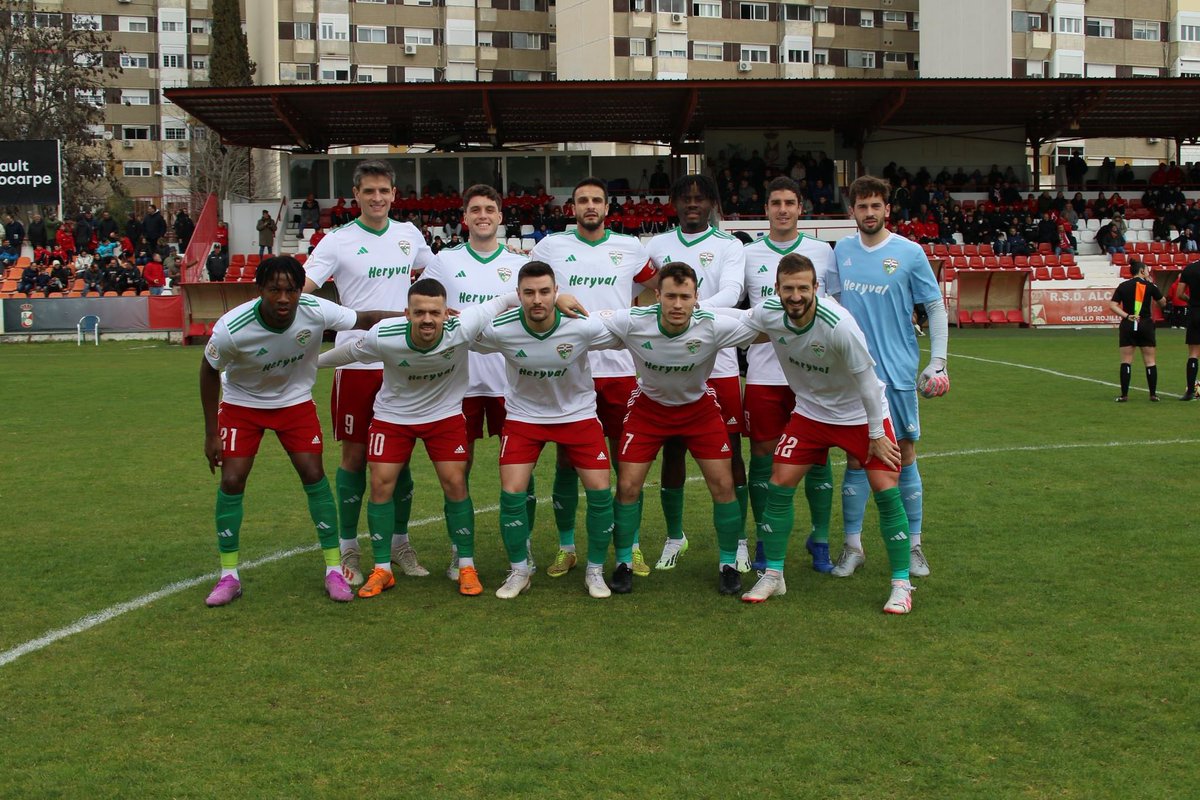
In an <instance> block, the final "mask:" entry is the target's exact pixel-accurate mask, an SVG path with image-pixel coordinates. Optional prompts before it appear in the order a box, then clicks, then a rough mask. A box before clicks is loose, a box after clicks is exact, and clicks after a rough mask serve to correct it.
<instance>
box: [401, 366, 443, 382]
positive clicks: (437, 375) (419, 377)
mask: <svg viewBox="0 0 1200 800" xmlns="http://www.w3.org/2000/svg"><path fill="white" fill-rule="evenodd" d="M451 372H454V367H450V368H449V369H444V370H442V371H441V372H430V373H427V374H425V375H409V376H408V380H409V381H410V382H413V381H436V380H437V379H438V378H444V377H445V376H447V375H449V374H450V373H451Z"/></svg>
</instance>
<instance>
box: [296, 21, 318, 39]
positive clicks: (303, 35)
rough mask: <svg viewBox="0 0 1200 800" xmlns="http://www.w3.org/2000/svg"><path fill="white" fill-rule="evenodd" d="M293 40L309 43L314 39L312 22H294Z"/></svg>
mask: <svg viewBox="0 0 1200 800" xmlns="http://www.w3.org/2000/svg"><path fill="white" fill-rule="evenodd" d="M292 38H293V39H299V40H300V41H308V40H311V39H312V38H313V32H312V23H311V22H293V23H292Z"/></svg>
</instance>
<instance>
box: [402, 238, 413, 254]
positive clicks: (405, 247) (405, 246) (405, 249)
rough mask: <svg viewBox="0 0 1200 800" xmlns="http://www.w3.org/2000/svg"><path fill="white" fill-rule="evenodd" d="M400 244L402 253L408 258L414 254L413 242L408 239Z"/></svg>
mask: <svg viewBox="0 0 1200 800" xmlns="http://www.w3.org/2000/svg"><path fill="white" fill-rule="evenodd" d="M399 244H400V252H401V253H404V255H406V256H407V255H410V254H411V253H412V242H410V241H409V240H408V239H401V240H400V242H399Z"/></svg>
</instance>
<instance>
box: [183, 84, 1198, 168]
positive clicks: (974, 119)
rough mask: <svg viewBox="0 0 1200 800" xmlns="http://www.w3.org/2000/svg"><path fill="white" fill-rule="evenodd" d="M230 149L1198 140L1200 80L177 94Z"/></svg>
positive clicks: (344, 88) (408, 87) (340, 88)
mask: <svg viewBox="0 0 1200 800" xmlns="http://www.w3.org/2000/svg"><path fill="white" fill-rule="evenodd" d="M166 96H167V97H168V98H169V99H170V100H171V101H172V102H174V103H176V104H177V105H178V106H179V107H180V108H182V109H183V110H185V111H187V112H188V113H189V114H191V115H192V116H193V117H195V118H196V119H198V120H199V121H200V122H202V123H204V124H205V125H207V126H209V127H210V128H212V129H214V130H215V131H217V132H218V134H219V135H220V136H221V138H222V139H223V140H224V141H226V142H227V143H230V144H237V145H246V146H251V147H262V148H280V149H293V148H294V149H298V150H302V151H308V152H322V151H325V150H327V149H329V148H331V147H343V146H349V145H365V144H393V145H409V144H418V143H420V144H431V145H437V146H440V147H443V148H450V147H453V146H456V145H461V144H480V145H491V146H496V145H501V144H504V143H513V142H522V143H537V142H555V143H557V142H572V141H614V142H663V143H670V144H674V145H679V144H681V143H683V142H688V141H699V140H702V139H703V135H704V131H705V130H708V129H720V128H726V129H728V128H743V129H745V128H758V129H761V128H768V129H769V128H775V129H804V130H825V131H828V130H832V131H835V132H837V133H839V134H841V135H842V136H843V138H844V139H845V140H846V141H848V142H856V141H861V140H862V139H863V138H864V137H865V136H868V135H869V134H870V132H871V131H874V130H878V129H880V128H884V127H886V128H891V129H895V128H904V127H909V128H919V127H925V126H931V125H955V126H960V125H965V126H977V127H984V128H994V129H997V130H999V129H1003V128H1014V127H1015V128H1021V129H1023V130H1024V131H1025V135H1026V139H1038V140H1048V139H1056V138H1097V137H1134V136H1138V137H1159V138H1164V139H1181V140H1182V139H1189V138H1193V137H1196V136H1197V135H1200V79H1193V78H1133V79H1114V78H1101V79H1090V80H1089V79H1061V80H1041V79H1022V80H1017V79H1003V80H997V79H944V80H943V79H924V80H826V79H822V80H774V79H772V80H679V81H675V80H672V81H556V82H545V83H399V84H397V83H387V84H378V83H365V84H357V83H350V84H337V85H333V86H330V85H307V84H306V85H288V86H249V87H238V88H179V89H168V90H167V91H166Z"/></svg>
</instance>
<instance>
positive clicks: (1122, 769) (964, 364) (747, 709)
mask: <svg viewBox="0 0 1200 800" xmlns="http://www.w3.org/2000/svg"><path fill="white" fill-rule="evenodd" d="M1115 339H1116V336H1115V334H1114V333H1113V332H1111V331H1037V332H1030V331H964V332H955V333H953V334H952V338H951V348H950V349H951V353H952V357H951V360H950V373H951V376H952V380H953V390H952V392H951V393H950V394H949V395H948V396H947V397H946V398H942V399H939V400H936V401H929V402H926V401H922V421H923V425H924V429H925V430H924V438H923V439H922V442H921V446H920V451H921V454H922V460H921V469H922V474H923V476H924V479H925V490H926V505H925V513H926V524H925V544H926V551H927V553H928V556H929V559H930V562H931V565H932V568H933V575H932V576H931V577H929V578H926V579H923V580H918V581H917V586H918V590H917V592H916V593H915V594H914V611H913V614H911V615H910V616H908V617H904V618H891V617H886V616H885V615H883V614H882V613H880V608H881V607H882V604H883V602H884V600H885V599H886V595H887V574H888V573H887V569H886V559H885V557H884V551H883V547H882V543H881V542H879V539H878V534H877V532H876V531H877V528H875V527H874V526H875V517H874V509H873V508H870V509H868V518H867V524H866V528H865V533H864V542H865V543H866V546H867V553H868V562H867V565H866V566H865V567H864V568H863V569H862V570H861V571H860V572H859V573H858V574H857V575H855V576H854V577H853V578H850V579H846V580H837V579H833V578H830V577H827V576H820V575H817V574H815V573H813V572H812V571H811V570H810V569H809V568H808V559H807V557H806V554H805V553H804V552H803V535H802V534H800V535H796V536H794V537H793V540H792V544H791V549H790V554H791V559H790V561H789V568H788V573H787V574H788V590H789V591H788V594H787V595H786V596H785V597H783V598H777V599H773V600H771V601H769V602H767V603H765V604H763V605H762V606H753V607H752V606H748V605H745V604H742V603H740V602H737V601H736V600H733V599H730V598H723V597H720V596H718V595H717V592H716V568H715V564H716V550H715V542H714V541H713V535H712V533H711V520H710V513H711V506H710V504H709V501H708V499H707V496H706V492H705V490H704V488H703V484H702V483H701V482H700V481H693V482H691V483H689V485H688V503H687V526H686V527H687V530H688V531H689V534H690V538H691V540H692V546H691V549H690V550H689V552H688V553H687V554H686V555H685V556H684V557H683V558H682V559H681V562H680V566H679V567H678V568H677V569H676V570H675V571H673V572H670V573H655V574H653V575H651V576H650V577H649V578H646V579H641V580H638V581H637V582H636V588H635V591H634V594H632V595H629V596H627V597H613V598H611V599H610V600H607V601H595V600H591V599H589V598H588V597H587V595H586V593H585V591H584V589H583V576H582V568H577V569H576V571H574V572H572V573H571V574H570V575H569V576H567V577H566V578H562V579H559V580H552V579H550V578H548V577H546V576H545V573H544V572H539V573H538V574H537V575H536V576H535V578H534V586H533V589H532V591H531V592H530V593H529V594H528V595H526V596H523V597H521V598H519V599H518V600H515V601H510V602H503V601H500V600H497V599H496V598H495V597H494V596H493V595H492V592H493V591H494V590H495V588H496V587H497V586H498V585H499V583H500V581H501V580H502V579H503V576H504V570H505V559H504V556H503V550H502V547H501V545H500V540H499V535H498V533H497V529H496V513H495V511H494V510H488V511H483V512H481V513H480V514H479V515H478V518H477V535H478V541H479V544H478V550H479V556H478V563H479V566H480V572H481V576H482V578H483V580H484V585H485V594H484V595H483V596H482V597H479V598H462V597H459V596H458V595H457V594H456V592H455V587H454V585H453V584H451V583H450V582H449V581H447V580H446V579H445V578H444V577H442V576H441V570H442V569H443V568H444V566H445V560H446V558H447V556H448V553H449V544H448V542H447V540H446V536H445V532H444V528H443V526H442V520H441V498H440V494H439V492H438V491H437V488H436V481H435V479H434V477H433V475H432V470H430V469H429V467H428V464H427V462H426V461H425V460H424V459H425V456H424V454H423V452H421V451H418V456H417V457H416V459H415V462H414V463H415V465H416V470H417V503H416V508H415V510H414V519H416V520H420V521H423V522H422V523H421V524H420V525H419V526H417V527H415V528H414V530H413V539H414V543H415V546H416V548H417V551H418V553H419V554H420V555H421V557H422V559H423V562H424V563H425V565H426V566H427V567H429V568H430V570H431V571H432V572H433V573H434V574H433V575H432V576H431V577H429V578H425V579H411V578H400V579H398V585H397V587H396V589H394V590H393V591H391V592H388V593H387V594H385V595H383V596H382V597H380V598H377V599H375V600H372V601H358V600H356V601H355V602H353V603H351V604H349V605H348V606H340V605H335V604H333V603H330V602H329V601H328V600H327V599H325V598H324V596H323V593H322V588H321V574H322V570H321V561H320V557H319V555H318V554H317V553H316V552H313V551H309V552H302V553H299V554H294V555H290V556H286V557H279V556H280V553H282V552H285V551H288V550H289V549H292V548H297V547H304V546H309V545H312V544H313V543H314V542H315V537H314V535H313V534H312V531H311V525H310V523H309V521H308V518H307V513H306V511H305V504H304V495H303V493H302V491H301V489H300V487H299V483H298V481H297V479H296V478H295V475H294V474H293V473H292V472H291V468H290V466H288V464H287V462H286V459H285V457H284V456H283V453H282V451H281V450H279V448H278V445H277V444H276V443H275V440H274V439H273V438H271V437H268V438H267V439H266V440H265V441H264V446H263V449H262V451H261V453H260V456H259V459H258V463H257V465H256V467H255V471H254V473H253V475H252V476H251V479H250V485H249V488H248V491H247V500H246V519H245V523H244V525H243V530H242V537H241V541H242V548H243V550H242V553H243V563H246V562H249V561H253V560H255V559H260V558H263V557H268V558H270V559H273V560H270V561H269V563H266V564H263V565H261V566H258V567H252V568H248V569H244V570H243V573H242V575H243V584H244V587H245V596H244V597H243V598H242V599H240V600H238V601H237V602H236V603H234V604H233V605H231V606H229V607H227V608H224V609H215V610H210V609H207V608H205V607H204V605H203V599H204V596H205V594H206V593H207V591H208V589H209V588H210V585H211V581H209V580H207V579H205V580H202V581H199V582H195V581H196V579H198V578H200V577H201V576H203V575H204V574H205V573H208V572H211V571H213V570H215V568H216V566H217V558H216V548H215V542H214V536H213V533H212V502H213V496H214V492H215V489H216V480H215V478H213V477H211V476H210V475H209V473H208V470H207V468H206V466H205V462H204V457H203V453H202V430H203V426H202V421H201V417H200V409H199V400H198V396H197V389H196V383H197V380H196V375H197V371H198V365H199V360H200V358H201V351H200V350H199V349H198V348H191V349H186V350H184V349H181V348H179V347H172V346H167V345H161V344H148V343H144V342H105V343H104V344H103V345H102V346H101V347H100V348H95V347H83V348H80V347H76V346H75V345H72V344H47V345H21V346H7V347H3V348H0V396H3V397H4V399H5V405H6V409H7V410H6V413H5V414H4V416H3V418H2V422H0V436H2V437H3V439H2V441H3V448H2V449H0V467H2V472H3V480H2V481H0V503H2V507H3V508H4V512H3V520H4V522H3V525H2V526H0V544H2V545H3V551H4V553H5V557H4V559H3V566H0V575H2V577H3V580H0V607H2V608H3V612H0V664H2V665H0V797H5V798H7V797H13V798H31V797H67V798H71V797H81V796H87V797H96V798H101V797H122V798H124V797H216V796H239V795H240V796H246V797H332V796H341V797H345V796H355V797H359V796H379V797H405V798H407V797H414V798H416V797H420V798H423V797H431V796H453V797H456V798H496V797H517V796H523V797H587V798H607V797H617V798H625V797H628V798H655V797H700V798H703V797H721V798H726V797H780V798H793V797H821V798H859V797H862V798H891V797H895V798H901V797H904V798H908V797H946V798H960V797H982V798H1009V797H1012V798H1042V797H1045V798H1050V797H1055V798H1062V797H1069V798H1105V797H1122V798H1128V797H1147V798H1151V797H1152V798H1175V797H1177V798H1192V797H1197V796H1200V780H1197V778H1196V769H1195V754H1196V753H1197V752H1200V731H1198V727H1197V724H1196V708H1197V707H1198V706H1200V703H1198V701H1200V697H1197V694H1198V692H1197V682H1196V680H1195V664H1196V656H1197V652H1198V650H1200V648H1198V646H1197V639H1196V631H1197V630H1200V624H1198V623H1200V620H1198V616H1200V614H1198V612H1197V608H1196V603H1195V602H1194V601H1193V600H1192V598H1193V597H1194V594H1195V592H1194V582H1193V581H1194V576H1195V575H1196V574H1197V571H1198V568H1200V555H1198V553H1200V550H1198V548H1197V546H1196V535H1197V530H1196V526H1195V523H1194V521H1193V518H1194V512H1193V511H1192V508H1191V505H1192V502H1193V499H1192V498H1193V493H1194V481H1193V472H1194V471H1193V469H1192V462H1191V458H1192V457H1193V454H1194V452H1195V450H1196V446H1197V444H1198V443H1200V426H1198V425H1197V414H1200V404H1190V403H1189V404H1185V403H1179V402H1176V401H1175V400H1174V398H1175V397H1176V396H1178V394H1179V392H1180V391H1182V389H1183V386H1182V384H1183V368H1184V359H1185V349H1184V345H1183V342H1182V333H1181V332H1180V331H1163V332H1161V333H1160V337H1159V342H1160V346H1159V361H1160V364H1161V369H1162V375H1161V379H1160V384H1161V387H1162V388H1161V392H1160V393H1161V394H1163V396H1164V402H1161V403H1158V404H1156V405H1154V404H1150V403H1148V402H1146V393H1145V391H1144V390H1139V389H1137V388H1136V387H1144V377H1143V375H1142V372H1141V369H1140V365H1135V379H1134V385H1135V390H1134V392H1133V393H1132V395H1133V396H1132V399H1131V402H1130V403H1128V404H1126V405H1123V406H1118V405H1115V404H1114V403H1113V402H1112V399H1113V397H1114V396H1115V394H1116V393H1117V392H1116V388H1115V386H1113V385H1111V384H1112V383H1113V382H1114V381H1115V379H1116V375H1117V353H1116V341H1115ZM995 362H1006V363H995ZM328 384H329V380H328V376H327V375H323V376H322V382H321V384H320V385H319V387H318V390H317V397H318V402H319V404H320V405H321V407H322V409H323V417H327V412H324V408H325V405H326V399H327V397H328ZM1168 390H1169V391H1168ZM326 424H327V423H326ZM543 460H544V461H545V462H546V463H545V464H543V466H542V468H541V469H540V470H539V473H538V477H539V486H540V492H539V493H540V494H541V495H543V496H544V495H548V493H549V487H550V482H551V471H550V469H549V467H550V466H551V465H550V461H551V459H550V458H549V457H548V456H546V457H544V459H543ZM494 463H495V440H490V441H488V442H485V443H483V444H482V445H481V448H480V453H479V466H478V467H477V469H476V472H475V475H474V477H473V480H472V485H473V490H474V491H473V494H474V497H475V503H476V507H477V509H492V508H494V505H495V502H496V499H497V496H498V488H497V480H496V474H495V470H494V469H493V468H491V467H490V465H493V464H494ZM335 466H336V454H335V453H334V452H333V451H331V452H329V453H327V455H326V468H327V470H328V471H329V472H330V474H332V471H333V468H334V467H335ZM692 472H693V474H694V473H695V469H694V467H693V469H692ZM837 472H840V470H837ZM652 474H653V473H652ZM797 502H798V513H797V521H798V524H799V525H800V526H803V524H804V520H806V518H807V509H806V508H805V507H804V501H803V499H802V493H801V495H800V498H799V499H798V501H797ZM837 513H838V509H837V504H835V529H836V528H837V527H838V526H839V525H840V522H839V520H838V519H837V518H836V514H837ZM362 527H364V528H365V520H364V521H363V523H362ZM662 537H663V529H662V524H661V516H660V512H659V509H658V504H657V500H656V498H655V497H654V493H653V492H652V491H651V492H648V494H647V503H646V517H645V520H644V522H643V536H642V542H643V547H644V548H645V550H646V552H647V555H648V557H649V558H650V560H651V561H652V562H653V560H654V559H655V558H656V557H657V554H658V551H659V547H660V546H661V542H662ZM833 539H834V543H833V551H834V553H835V554H836V552H837V551H838V550H839V547H840V544H839V539H840V535H838V534H836V533H835V535H834V537H833ZM535 544H536V549H537V553H538V556H539V561H540V562H541V563H542V564H543V566H544V565H545V564H546V563H548V561H549V559H550V557H551V555H552V554H553V551H554V548H555V537H554V534H553V517H552V513H551V511H550V509H549V504H548V502H547V503H543V505H542V507H541V508H540V509H539V514H538V524H537V533H536V537H535ZM365 547H366V543H365V542H364V548H365ZM181 581H182V582H187V581H193V583H192V585H190V586H188V587H187V588H182V589H181V588H179V587H178V586H173V585H174V584H176V583H177V582H181ZM164 586H170V587H171V588H169V589H168V590H167V591H165V592H163V593H162V595H161V596H158V597H156V598H154V599H149V600H148V599H147V597H146V596H147V595H148V594H150V593H152V592H155V591H156V590H159V589H161V588H162V587H164ZM185 586H187V584H186V583H185ZM130 601H134V604H135V605H136V606H137V607H135V608H133V609H132V610H128V611H127V612H126V613H116V612H117V611H120V610H121V609H119V608H115V607H116V606H118V604H121V603H129V602H130ZM95 614H100V615H101V616H100V617H97V618H95V619H93V620H92V621H93V622H95V621H97V620H99V619H104V620H106V621H103V622H101V623H100V624H95V625H94V626H93V627H88V628H87V629H86V630H83V631H82V632H80V633H77V634H74V635H69V636H65V637H63V638H61V639H59V640H57V641H55V642H54V643H52V644H49V645H48V646H45V647H41V648H38V649H29V651H28V652H25V650H21V651H18V648H21V647H22V646H23V645H26V644H27V643H28V642H30V641H32V640H36V639H38V637H41V636H43V635H44V634H46V633H47V632H49V631H54V630H58V629H62V628H64V627H67V626H71V625H72V624H75V623H77V622H79V621H80V620H81V619H84V618H86V617H88V615H95ZM109 616H111V619H108V617H109ZM80 627H84V626H82V625H81V626H80ZM17 652H21V653H23V654H21V655H19V656H18V655H15V654H16V653H17ZM5 661H7V663H4V662H5Z"/></svg>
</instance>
